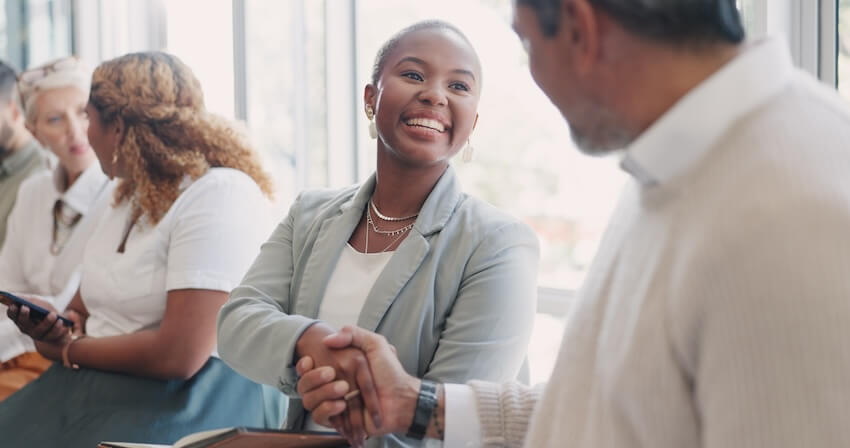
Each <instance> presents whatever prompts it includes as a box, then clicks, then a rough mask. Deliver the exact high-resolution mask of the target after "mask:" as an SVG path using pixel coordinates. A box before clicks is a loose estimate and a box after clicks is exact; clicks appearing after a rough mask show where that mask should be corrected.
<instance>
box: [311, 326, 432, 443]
mask: <svg viewBox="0 0 850 448" xmlns="http://www.w3.org/2000/svg"><path fill="white" fill-rule="evenodd" d="M296 351H297V353H298V356H299V360H298V363H297V364H296V372H297V373H298V376H299V380H298V386H297V390H298V394H299V395H300V396H301V399H302V404H303V406H304V408H305V409H306V410H307V411H309V412H310V413H311V416H312V418H313V420H314V421H315V422H316V423H318V424H320V425H324V426H329V427H332V428H334V429H335V430H336V431H338V432H339V433H340V434H342V435H343V436H344V437H345V438H347V439H348V441H349V442H350V443H351V445H352V446H354V447H359V446H363V444H364V442H365V440H366V438H367V437H368V436H380V435H385V434H390V433H401V434H405V433H408V432H409V431H408V430H409V429H410V430H411V432H417V431H415V426H416V424H419V431H418V432H420V434H427V435H428V436H429V437H436V438H441V437H442V427H441V425H438V424H437V423H436V422H441V421H443V418H441V416H438V415H437V413H438V412H439V413H440V414H442V413H443V412H444V411H443V409H444V399H443V397H442V396H441V395H442V388H441V387H438V390H437V395H438V400H437V405H436V407H434V409H433V411H432V412H431V414H432V415H427V416H425V417H427V423H425V424H424V425H423V424H421V423H422V416H420V418H419V419H417V421H416V422H414V416H415V414H416V412H417V405H418V403H417V402H418V400H419V394H420V387H421V386H422V380H420V379H419V378H416V377H413V376H411V375H409V374H408V373H407V372H406V371H405V370H404V367H402V365H401V362H400V361H399V359H398V357H397V355H396V351H395V348H394V347H393V346H392V345H390V344H389V343H388V342H387V340H386V339H385V338H384V337H383V336H381V335H378V334H375V333H372V332H369V331H367V330H364V329H362V328H357V327H351V326H346V327H344V328H343V329H342V330H341V331H339V332H334V331H333V330H332V329H331V328H330V327H328V326H326V325H324V324H322V323H317V324H314V325H313V326H311V327H310V328H308V329H307V330H306V331H305V332H304V333H303V334H302V336H301V338H300V339H299V340H298V343H297V345H296ZM420 413H421V410H420ZM412 425H413V426H412ZM420 437H421V435H420Z"/></svg>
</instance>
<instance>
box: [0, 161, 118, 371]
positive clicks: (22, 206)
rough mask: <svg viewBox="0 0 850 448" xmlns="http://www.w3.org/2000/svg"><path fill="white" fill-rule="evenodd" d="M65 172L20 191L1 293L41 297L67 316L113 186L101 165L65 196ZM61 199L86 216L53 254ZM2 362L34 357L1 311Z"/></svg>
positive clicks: (0, 269)
mask: <svg viewBox="0 0 850 448" xmlns="http://www.w3.org/2000/svg"><path fill="white" fill-rule="evenodd" d="M63 184H64V177H63V173H62V171H61V168H57V169H56V170H55V171H53V172H50V171H45V172H40V173H37V174H34V175H33V176H31V177H30V178H28V179H27V180H26V181H24V183H23V184H21V188H20V190H19V191H18V198H17V201H16V202H15V207H14V208H13V209H12V213H11V214H10V215H9V218H8V222H7V226H8V230H7V233H6V242H5V244H3V248H2V250H0V289H2V290H5V291H10V292H17V293H20V294H26V295H35V296H38V297H40V298H42V299H44V300H46V301H47V302H50V303H51V304H52V305H53V306H54V307H55V308H56V309H59V310H62V309H64V308H65V307H66V306H67V305H68V302H69V301H70V300H71V299H72V298H73V297H74V293H75V292H77V288H78V286H79V279H80V275H79V268H80V262H81V260H82V255H83V249H84V248H85V245H86V242H87V241H88V239H89V236H91V234H92V227H93V225H94V224H95V223H96V222H97V219H96V216H97V214H98V213H101V212H102V211H103V210H104V209H105V208H107V206H108V203H109V198H110V197H111V194H110V193H111V191H112V188H113V184H112V183H111V182H109V180H108V179H107V178H106V175H104V174H103V171H101V169H100V165H98V164H97V163H94V164H92V165H91V166H90V167H89V168H88V169H86V171H84V172H83V173H82V174H81V175H80V177H79V178H78V179H77V181H76V182H74V184H73V185H71V187H70V188H68V189H67V190H66V191H65V192H64V193H63V192H61V189H62V186H63ZM59 199H61V200H62V202H63V203H64V204H65V207H67V208H70V209H71V210H73V211H74V212H76V213H79V214H81V215H82V218H81V219H80V221H79V222H78V223H77V224H76V225H75V226H74V227H73V228H72V231H71V235H70V236H69V237H68V239H67V241H66V242H65V244H64V246H63V247H62V250H61V251H60V252H59V253H57V254H54V253H52V252H51V245H52V242H53V226H54V223H53V206H54V204H55V203H56V201H57V200H59ZM0 341H2V342H0V362H5V361H8V360H9V359H12V358H14V357H16V356H18V355H21V354H23V353H25V352H28V351H35V346H34V345H33V343H32V340H31V339H30V338H29V337H28V336H25V335H24V334H22V333H21V332H20V331H18V328H17V327H16V326H15V324H14V323H13V322H12V321H11V320H9V318H7V317H6V307H5V306H3V305H0Z"/></svg>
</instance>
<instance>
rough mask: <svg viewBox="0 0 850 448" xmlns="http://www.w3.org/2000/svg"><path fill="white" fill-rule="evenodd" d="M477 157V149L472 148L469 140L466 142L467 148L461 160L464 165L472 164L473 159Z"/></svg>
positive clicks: (465, 147)
mask: <svg viewBox="0 0 850 448" xmlns="http://www.w3.org/2000/svg"><path fill="white" fill-rule="evenodd" d="M474 156H475V148H474V147H473V146H472V143H470V142H469V139H467V140H466V146H464V147H463V154H461V159H462V160H463V163H469V162H472V159H473V158H474Z"/></svg>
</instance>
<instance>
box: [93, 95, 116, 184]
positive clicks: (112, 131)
mask: <svg viewBox="0 0 850 448" xmlns="http://www.w3.org/2000/svg"><path fill="white" fill-rule="evenodd" d="M86 111H87V112H88V116H89V132H88V137H89V142H90V143H91V147H92V149H94V153H95V154H96V155H97V159H98V160H99V161H100V168H101V169H102V170H103V173H104V174H106V175H107V176H109V178H110V179H111V178H113V177H121V176H120V175H119V173H118V169H117V167H115V166H113V163H112V156H113V154H114V153H115V147H116V145H117V144H118V131H117V129H116V125H115V124H112V125H104V124H103V121H102V119H101V117H100V113H99V112H98V111H97V108H95V107H94V106H92V105H91V103H89V104H87V105H86Z"/></svg>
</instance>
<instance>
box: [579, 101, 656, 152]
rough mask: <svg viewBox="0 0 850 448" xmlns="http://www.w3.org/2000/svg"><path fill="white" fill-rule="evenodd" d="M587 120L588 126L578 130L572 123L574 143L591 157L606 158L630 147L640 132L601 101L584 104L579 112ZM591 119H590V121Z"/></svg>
mask: <svg viewBox="0 0 850 448" xmlns="http://www.w3.org/2000/svg"><path fill="white" fill-rule="evenodd" d="M577 113H578V114H581V115H582V116H583V117H585V120H583V122H584V123H585V124H586V126H584V127H582V128H578V127H576V126H574V125H573V124H572V123H570V121H569V120H567V117H566V116H565V117H564V119H565V120H566V121H567V125H569V127H570V134H572V138H573V143H575V145H576V147H578V149H579V150H580V151H581V152H582V153H584V154H587V155H589V156H604V155H607V154H610V153H612V152H615V151H618V150H621V149H624V148H626V147H627V146H629V145H630V144H631V143H632V142H633V141H634V140H635V139H636V138H637V137H638V136H639V135H640V132H636V131H633V130H632V129H630V128H629V126H627V125H626V123H625V122H624V120H622V119H621V118H620V116H619V115H617V113H615V112H614V111H613V110H612V109H610V108H609V107H607V106H606V105H604V104H602V103H601V102H599V101H590V102H588V103H586V104H584V107H582V108H581V109H580V110H579V111H578V112H577ZM588 118H589V119H588Z"/></svg>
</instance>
